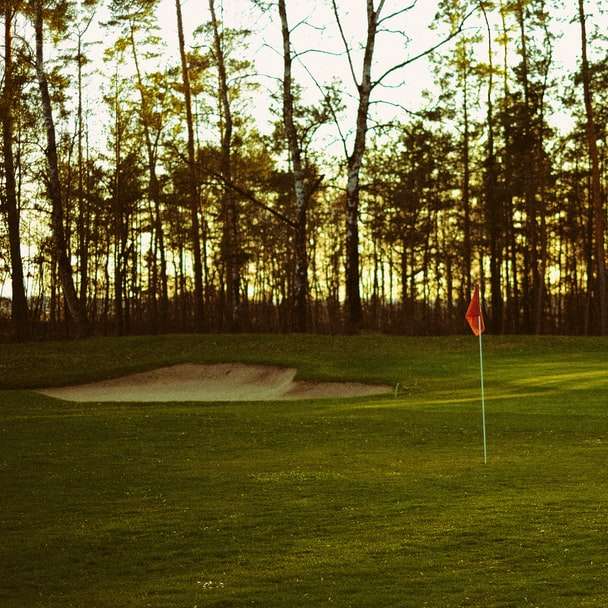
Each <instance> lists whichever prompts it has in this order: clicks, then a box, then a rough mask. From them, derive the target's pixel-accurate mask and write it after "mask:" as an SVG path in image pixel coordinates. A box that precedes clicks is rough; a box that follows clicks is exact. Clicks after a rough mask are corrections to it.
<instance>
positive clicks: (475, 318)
mask: <svg viewBox="0 0 608 608" xmlns="http://www.w3.org/2000/svg"><path fill="white" fill-rule="evenodd" d="M464 318H465V319H466V320H467V322H468V323H469V326H470V327H471V331H472V332H473V333H474V334H475V335H476V336H479V335H480V334H482V333H483V332H484V331H485V330H486V324H485V323H484V322H483V313H482V312H481V305H480V303H479V286H478V285H475V291H474V292H473V297H472V298H471V302H470V303H469V307H468V308H467V314H466V315H465V316H464Z"/></svg>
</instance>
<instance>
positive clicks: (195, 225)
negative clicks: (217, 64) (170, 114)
mask: <svg viewBox="0 0 608 608" xmlns="http://www.w3.org/2000/svg"><path fill="white" fill-rule="evenodd" d="M175 14H176V18H177V37H178V41H179V55H180V61H181V68H182V86H183V93H184V101H185V109H186V128H187V130H188V178H189V179H188V188H189V198H190V200H189V206H190V218H191V222H192V226H191V230H192V247H193V256H194V264H193V266H194V318H195V324H196V329H197V331H201V330H202V328H203V314H204V312H203V296H204V294H203V264H202V259H201V243H200V238H201V237H200V222H199V196H198V187H197V172H196V158H195V154H194V122H193V120H192V94H191V90H190V75H189V67H188V57H187V55H186V44H185V40H184V25H183V20H182V6H181V0H175Z"/></svg>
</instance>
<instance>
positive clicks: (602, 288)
mask: <svg viewBox="0 0 608 608" xmlns="http://www.w3.org/2000/svg"><path fill="white" fill-rule="evenodd" d="M578 17H579V23H580V28H581V75H582V83H583V92H584V98H585V115H586V117H587V128H586V133H587V152H588V154H589V161H590V162H591V205H592V208H593V235H594V241H595V243H594V244H595V265H596V272H597V290H598V292H599V308H600V319H599V320H600V327H599V329H600V334H601V335H605V334H606V331H607V329H608V302H607V301H606V298H607V293H606V261H605V257H606V247H605V241H604V233H605V230H606V219H605V212H604V204H603V202H602V193H601V184H600V168H599V159H598V152H597V134H596V128H595V118H594V108H593V91H592V89H591V76H590V70H589V61H588V59H587V27H586V17H585V4H584V0H578Z"/></svg>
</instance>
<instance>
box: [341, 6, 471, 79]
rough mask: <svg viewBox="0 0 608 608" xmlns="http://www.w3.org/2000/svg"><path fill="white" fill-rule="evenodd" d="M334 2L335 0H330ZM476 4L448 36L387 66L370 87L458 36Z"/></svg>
mask: <svg viewBox="0 0 608 608" xmlns="http://www.w3.org/2000/svg"><path fill="white" fill-rule="evenodd" d="M332 1H334V2H335V0H332ZM477 8H478V6H477V5H476V6H474V7H473V8H472V9H471V10H470V11H469V12H468V13H467V14H466V15H465V16H464V17H463V18H462V20H461V22H460V23H459V25H458V27H457V28H456V29H455V30H454V31H452V32H451V33H450V34H449V36H447V37H445V38H444V39H443V40H441V41H439V42H438V43H437V44H435V45H433V46H432V47H430V48H428V49H426V50H425V51H422V52H421V53H418V54H417V55H414V56H413V57H409V58H408V59H406V60H405V61H402V62H401V63H398V64H396V65H394V66H393V67H391V68H389V69H388V70H386V71H385V72H384V74H382V75H381V76H380V77H379V78H377V79H376V80H375V81H374V82H372V89H373V88H374V87H376V86H377V85H379V84H380V83H381V82H382V81H383V80H384V79H385V78H386V77H387V76H388V75H389V74H392V73H393V72H395V71H397V70H400V69H401V68H403V67H405V66H406V65H409V64H410V63H413V62H414V61H417V60H418V59H420V58H421V57H424V56H426V55H429V54H430V53H432V52H433V51H436V50H437V49H438V48H439V47H441V46H443V45H444V44H446V43H448V42H449V41H450V40H452V39H453V38H455V37H456V36H458V34H460V32H462V28H463V26H464V24H465V22H466V20H467V19H468V18H469V17H470V16H471V15H472V14H473V13H474V12H475V11H476V10H477Z"/></svg>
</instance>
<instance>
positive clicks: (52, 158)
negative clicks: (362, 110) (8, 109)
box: [34, 0, 89, 337]
mask: <svg viewBox="0 0 608 608" xmlns="http://www.w3.org/2000/svg"><path fill="white" fill-rule="evenodd" d="M42 4H43V2H42V0H37V1H36V4H35V24H34V25H35V31H36V74H37V78H38V87H39V89H40V97H41V100H42V112H43V115H44V124H45V127H46V138H47V148H46V159H47V163H48V168H49V186H48V191H49V198H50V199H51V205H52V210H51V224H52V229H53V248H54V250H55V255H56V257H57V263H58V267H59V280H60V282H61V287H62V289H63V293H64V296H65V301H66V303H67V306H68V308H69V311H70V314H71V316H72V318H73V319H74V322H75V324H76V334H77V336H79V337H81V336H84V335H86V334H88V331H89V327H88V321H87V316H86V311H85V309H84V307H83V306H82V303H81V302H80V301H79V300H78V296H77V294H76V288H75V287H74V279H73V277H72V266H71V264H70V261H69V259H68V256H67V246H66V239H65V232H64V226H63V199H62V194H61V184H60V181H59V166H58V161H57V143H56V139H55V123H54V121H53V110H52V107H51V98H50V95H49V85H48V81H47V77H46V72H45V71H44V53H43V49H44V36H43V27H44V23H43V16H42V10H43V9H42Z"/></svg>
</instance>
